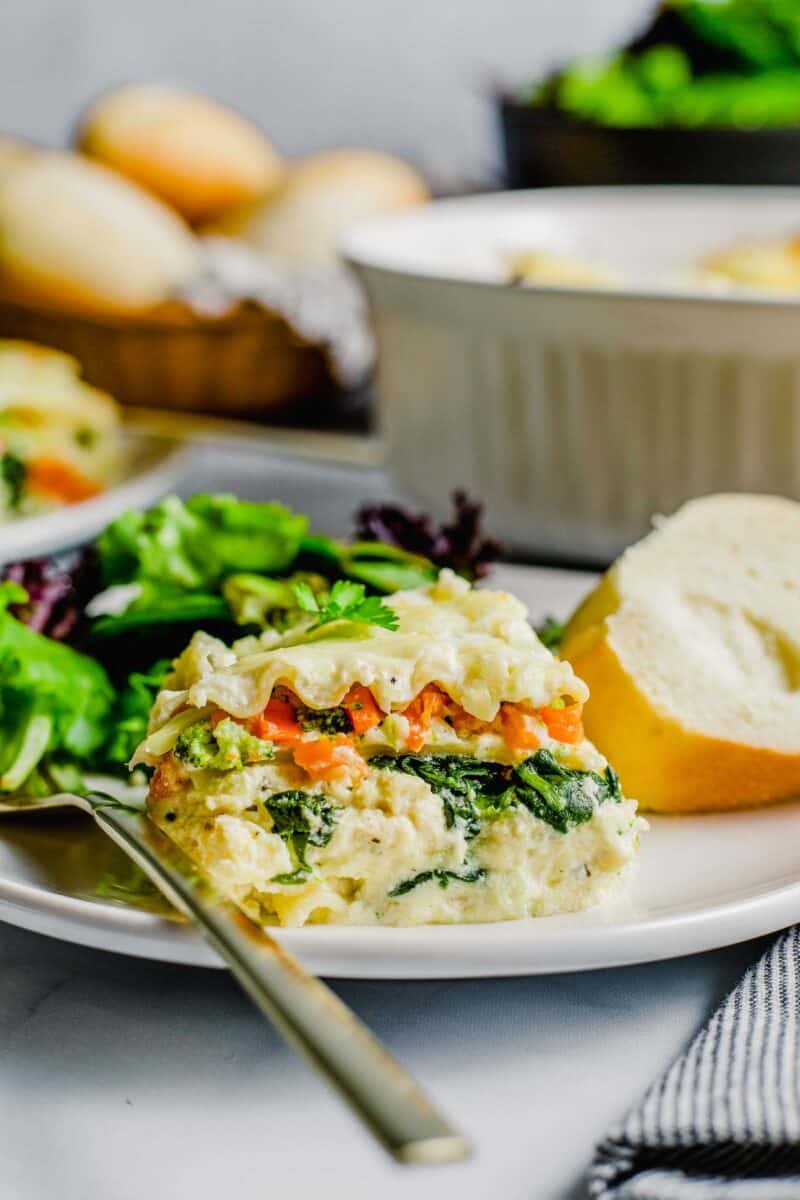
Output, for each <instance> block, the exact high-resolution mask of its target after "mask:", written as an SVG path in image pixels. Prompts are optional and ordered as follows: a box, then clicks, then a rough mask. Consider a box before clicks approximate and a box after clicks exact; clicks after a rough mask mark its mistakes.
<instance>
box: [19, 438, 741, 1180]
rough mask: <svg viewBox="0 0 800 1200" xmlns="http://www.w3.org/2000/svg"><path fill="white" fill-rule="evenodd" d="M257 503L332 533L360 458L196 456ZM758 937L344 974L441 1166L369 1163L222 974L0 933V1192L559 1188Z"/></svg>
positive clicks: (334, 1110)
mask: <svg viewBox="0 0 800 1200" xmlns="http://www.w3.org/2000/svg"><path fill="white" fill-rule="evenodd" d="M197 486H203V487H209V486H213V487H226V488H229V489H231V490H233V489H235V490H237V491H239V492H240V494H243V495H248V496H252V497H262V498H264V497H266V496H268V495H275V496H277V497H279V498H281V499H284V500H285V501H287V502H289V503H292V504H294V505H295V506H296V507H298V508H302V509H304V510H305V511H310V512H312V513H313V514H314V517H315V523H316V524H317V526H318V527H320V528H324V529H327V530H329V531H330V532H341V531H342V530H343V529H347V528H349V523H348V517H349V514H350V513H351V512H352V510H353V508H354V507H355V506H356V505H357V504H358V503H359V502H361V501H362V500H364V499H368V498H370V497H374V496H375V495H376V494H377V493H378V491H381V492H386V491H387V490H389V484H388V481H387V480H386V479H385V477H384V476H382V475H381V473H380V472H379V471H377V470H375V469H363V470H361V471H360V472H353V471H347V470H345V469H343V468H340V467H334V466H330V467H320V466H318V465H309V464H302V463H297V462H290V461H288V460H286V459H282V458H275V457H271V456H267V455H265V453H264V451H263V449H260V448H254V449H253V451H252V452H249V451H248V452H245V451H242V450H241V449H239V450H236V451H233V450H226V451H223V452H217V453H215V454H214V455H211V454H210V452H208V451H206V452H203V453H202V454H200V455H199V456H198V458H197V460H196V463H195V467H194V469H193V471H192V475H191V484H190V488H191V487H197ZM763 944H764V943H763V942H758V943H749V944H745V945H742V946H738V947H733V948H729V949H724V950H719V951H717V952H716V953H712V954H704V955H699V956H695V957H692V958H684V959H678V960H674V961H672V962H665V963H656V964H652V965H649V966H642V967H628V968H624V969H617V970H608V971H601V972H593V973H584V974H580V975H560V976H550V977H541V978H530V979H507V980H491V979H490V980H484V981H453V982H403V983H385V982H343V983H337V984H336V985H335V987H336V990H337V991H338V992H339V993H340V995H341V996H342V997H343V998H344V1000H345V1001H346V1002H347V1003H348V1004H350V1005H352V1007H353V1008H354V1009H355V1010H356V1011H357V1012H358V1013H359V1014H360V1015H361V1016H362V1017H363V1018H364V1019H365V1020H366V1021H367V1022H368V1024H369V1025H370V1026H371V1027H372V1028H373V1029H374V1030H375V1031H376V1032H377V1034H378V1035H379V1036H380V1037H381V1038H382V1039H384V1041H385V1042H386V1044H387V1045H388V1046H389V1048H390V1049H391V1050H392V1051H393V1052H394V1053H395V1054H396V1055H397V1056H398V1057H399V1058H400V1059H401V1060H402V1061H403V1062H404V1063H405V1064H406V1065H407V1066H408V1067H409V1068H411V1070H412V1071H413V1072H414V1073H415V1074H417V1075H418V1076H419V1078H420V1079H421V1080H422V1081H423V1082H424V1084H425V1085H426V1087H427V1088H428V1089H429V1090H430V1091H431V1093H432V1094H433V1096H435V1098H436V1099H437V1100H438V1101H439V1103H440V1104H441V1106H442V1107H443V1109H444V1110H445V1111H446V1112H448V1113H449V1114H450V1115H451V1117H452V1118H453V1120H454V1121H455V1122H456V1123H457V1124H458V1125H459V1126H461V1127H462V1128H463V1129H464V1130H465V1131H466V1132H468V1133H469V1134H470V1135H471V1136H472V1137H473V1139H474V1141H475V1143H476V1147H477V1152H476V1155H475V1157H474V1158H473V1159H472V1160H471V1161H470V1162H468V1163H465V1164H463V1165H459V1166H450V1167H438V1168H413V1169H410V1168H405V1169H404V1168H401V1167H397V1166H395V1165H394V1164H393V1163H391V1162H390V1161H388V1160H387V1159H386V1158H385V1157H384V1156H383V1154H382V1152H381V1151H380V1150H379V1149H378V1148H377V1147H376V1146H375V1145H374V1144H373V1142H372V1141H371V1140H370V1138H369V1137H368V1136H367V1135H366V1134H365V1133H364V1132H363V1131H362V1129H361V1128H360V1127H359V1126H358V1124H357V1123H356V1122H355V1120H354V1119H353V1118H352V1117H351V1115H350V1114H349V1112H347V1111H346V1110H345V1109H344V1108H343V1107H342V1105H341V1104H340V1102H339V1101H338V1099H337V1098H336V1097H334V1096H333V1095H332V1094H331V1093H330V1092H329V1090H328V1089H327V1087H326V1086H325V1085H324V1084H322V1083H321V1082H320V1081H319V1080H318V1079H317V1078H316V1077H315V1076H314V1075H313V1073H312V1072H311V1071H310V1069H309V1068H308V1067H307V1066H306V1065H305V1064H304V1063H303V1062H301V1061H299V1060H298V1059H297V1058H296V1057H295V1056H294V1055H293V1054H292V1053H291V1052H290V1051H288V1050H287V1049H285V1048H284V1046H283V1044H282V1043H281V1042H280V1041H279V1039H278V1038H277V1037H276V1035H275V1034H274V1033H273V1032H272V1030H271V1029H270V1028H269V1027H268V1026H267V1025H265V1024H264V1022H263V1021H262V1020H261V1019H260V1018H259V1017H258V1016H257V1015H256V1013H255V1011H254V1010H253V1009H252V1007H251V1006H250V1004H249V1002H248V1001H247V1000H246V999H245V998H244V996H243V995H242V994H241V993H240V992H239V991H238V990H237V988H236V986H235V985H234V984H233V982H232V981H231V980H230V978H229V977H228V976H227V975H226V974H224V973H223V972H216V971H201V970H197V969H189V968H185V967H174V966H166V965H164V964H159V963H150V962H146V961H142V960H136V959H126V958H123V957H121V956H117V955H114V954H104V953H101V952H98V951H94V950H88V949H85V948H82V947H78V946H73V945H69V944H66V943H60V942H57V941H53V940H50V939H47V938H43V937H39V936H37V935H34V934H30V933H25V932H22V931H21V930H17V929H14V928H11V927H9V926H0V1196H2V1198H3V1200H145V1198H149V1200H212V1198H213V1200H219V1197H220V1196H222V1197H232V1196H237V1197H245V1196H246V1197H248V1200H249V1198H254V1200H255V1198H258V1197H262V1196H263V1197H265V1198H267V1197H276V1196H280V1197H286V1198H287V1200H306V1197H308V1198H310V1197H312V1196H323V1195H324V1196H325V1197H326V1198H328V1200H339V1198H341V1200H344V1198H345V1197H347V1200H377V1198H378V1197H380V1200H399V1198H401V1197H413V1198H414V1200H443V1198H444V1200H448V1198H449V1197H451V1196H452V1197H454V1198H455V1197H458V1198H459V1200H488V1198H489V1197H492V1196H497V1197H501V1196H502V1197H503V1200H564V1198H570V1200H574V1198H577V1197H579V1196H582V1195H583V1191H584V1189H583V1185H582V1176H583V1173H584V1171H585V1169H586V1166H587V1164H588V1162H589V1160H590V1158H591V1153H592V1148H593V1145H594V1144H595V1142H596V1140H597V1139H598V1138H600V1137H601V1136H602V1135H603V1133H604V1132H605V1131H606V1129H607V1127H608V1125H609V1124H610V1123H611V1122H612V1121H613V1120H614V1119H615V1118H616V1117H618V1116H620V1115H621V1114H622V1113H623V1112H624V1111H625V1109H626V1108H627V1107H628V1106H629V1105H630V1104H631V1103H633V1102H634V1101H635V1099H636V1098H637V1096H638V1095H639V1094H640V1093H641V1092H642V1091H643V1089H644V1088H645V1087H646V1086H647V1084H648V1083H649V1082H650V1081H651V1080H652V1079H653V1078H654V1077H655V1076H656V1075H657V1074H658V1073H659V1072H660V1071H661V1070H662V1069H663V1068H664V1067H665V1066H666V1065H667V1064H668V1063H669V1061H670V1060H671V1058H672V1057H673V1056H674V1055H675V1054H676V1053H677V1052H678V1051H679V1050H680V1049H681V1047H682V1046H683V1045H684V1044H685V1042H686V1041H687V1039H688V1038H689V1037H690V1036H691V1034H692V1033H693V1031H694V1030H695V1029H696V1028H697V1027H698V1025H699V1024H700V1023H701V1022H702V1021H703V1020H704V1019H705V1018H706V1016H707V1015H708V1014H709V1013H710V1012H711V1011H712V1010H713V1008H714V1007H715V1006H716V1005H717V1003H718V1002H719V1001H720V1000H721V999H722V997H723V996H724V994H725V993H726V991H727V990H728V989H729V988H730V987H731V986H732V985H733V984H734V983H735V982H736V980H737V979H738V977H739V976H740V975H741V973H742V971H743V970H744V969H745V967H746V966H747V965H748V963H749V962H751V961H752V960H753V959H754V958H755V957H756V956H757V954H758V953H759V952H760V949H761V947H762V945H763Z"/></svg>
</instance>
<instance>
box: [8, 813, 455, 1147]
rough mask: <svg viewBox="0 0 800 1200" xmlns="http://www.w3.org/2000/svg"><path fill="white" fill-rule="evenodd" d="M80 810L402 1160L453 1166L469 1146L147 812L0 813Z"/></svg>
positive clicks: (334, 999)
mask: <svg viewBox="0 0 800 1200" xmlns="http://www.w3.org/2000/svg"><path fill="white" fill-rule="evenodd" d="M64 807H69V808H79V809H81V810H82V811H83V812H86V813H89V815H90V816H91V817H93V818H94V820H95V822H96V823H97V825H99V827H100V828H101V829H102V830H103V832H104V833H106V834H108V836H109V837H110V838H112V839H113V841H114V842H116V844H117V845H118V846H119V847H120V848H121V849H122V850H123V851H124V852H125V854H126V855H128V857H129V858H131V859H132V860H133V861H134V862H135V863H136V864H137V865H138V866H139V867H141V868H142V870H143V871H144V872H145V873H146V874H147V875H148V877H149V878H150V879H151V880H152V881H153V883H154V884H155V885H156V887H157V888H158V889H159V890H160V891H161V892H162V893H163V894H164V895H165V896H166V898H167V899H168V900H169V901H170V903H171V904H173V905H174V907H175V908H176V909H178V911H179V912H181V913H183V915H184V916H186V917H187V918H188V919H189V920H190V921H192V922H193V923H194V924H195V925H196V926H197V927H198V928H199V929H200V930H201V932H202V933H203V934H204V936H205V937H206V939H207V940H208V941H209V942H210V943H211V945H212V946H213V947H214V949H215V950H216V951H217V953H218V954H219V955H220V956H221V957H222V958H224V959H225V961H226V962H227V964H228V966H229V967H230V969H231V972H232V974H233V975H234V977H235V978H236V980H237V982H238V983H239V984H240V985H241V987H242V988H243V989H244V990H245V992H246V993H247V995H248V996H249V997H250V999H251V1000H252V1001H253V1003H254V1004H255V1006H256V1007H257V1008H258V1009H260V1011H261V1012H262V1013H263V1014H264V1016H265V1017H267V1018H268V1019H269V1020H270V1021H271V1022H272V1024H273V1025H274V1026H275V1028H276V1029H277V1031H278V1032H279V1033H280V1034H281V1036H282V1037H283V1038H284V1039H285V1040H286V1041H287V1042H288V1043H289V1045H290V1046H292V1047H293V1048H294V1049H295V1050H298V1051H300V1052H301V1053H302V1054H304V1055H305V1057H306V1058H307V1059H308V1060H309V1061H310V1062H311V1064H312V1065H313V1066H314V1067H315V1068H316V1069H317V1071H319V1073H320V1074H321V1075H324V1076H325V1077H326V1078H327V1079H328V1080H329V1081H330V1082H331V1083H332V1084H333V1085H334V1086H335V1087H336V1088H337V1089H338V1091H339V1092H340V1093H341V1095H342V1096H343V1097H344V1098H345V1100H347V1101H348V1102H349V1104H350V1105H351V1107H352V1108H353V1109H354V1110H355V1112H356V1113H357V1115H358V1116H359V1117H360V1118H361V1120H362V1121H363V1122H364V1124H365V1125H366V1126H367V1127H368V1128H369V1129H370V1130H371V1131H372V1133H373V1134H374V1135H375V1136H376V1137H377V1138H378V1139H379V1140H380V1141H381V1143H382V1144H383V1146H384V1147H385V1148H386V1149H387V1150H388V1151H389V1153H390V1154H392V1155H393V1157H394V1158H396V1159H397V1160H398V1161H399V1162H401V1163H405V1164H431V1163H445V1162H455V1161H458V1160H460V1159H463V1158H465V1157H466V1156H467V1155H468V1154H469V1153H470V1146H469V1143H468V1141H467V1140H466V1139H465V1138H464V1137H462V1136H461V1134H459V1133H457V1132H456V1131H455V1130H454V1129H453V1128H452V1127H451V1126H450V1125H449V1124H448V1122H447V1121H446V1120H445V1119H444V1117H442V1116H441V1114H440V1113H438V1112H437V1111H436V1109H435V1108H434V1107H433V1105H432V1104H431V1102H430V1100H428V1098H427V1097H426V1096H425V1094H424V1093H423V1092H422V1090H421V1088H420V1087H419V1085H418V1084H417V1083H416V1082H415V1081H414V1080H413V1079H412V1078H411V1076H410V1075H409V1074H408V1073H407V1072H406V1071H405V1070H404V1069H403V1068H402V1067H401V1066H400V1065H399V1063H397V1062H396V1061H395V1059H393V1058H392V1057H391V1055H390V1054H389V1053H388V1051H387V1050H386V1049H385V1048H384V1047H383V1046H382V1045H381V1043H380V1042H379V1041H378V1039H377V1038H376V1037H375V1036H374V1034H372V1033H371V1032H370V1030H369V1029H367V1027H366V1025H364V1024H363V1022H361V1021H360V1020H359V1019H358V1018H357V1017H356V1016H355V1014H354V1013H353V1012H351V1010H350V1009H349V1008H348V1007H347V1006H346V1005H345V1004H343V1003H342V1001H341V1000H340V999H339V998H338V996H336V995H334V993H333V992H332V991H331V990H330V989H329V988H328V987H326V986H325V984H323V983H322V982H321V981H320V980H319V979H316V978H314V977H313V976H312V975H309V974H308V972H307V971H305V970H304V969H303V967H302V966H301V965H300V963H299V962H298V961H297V960H296V959H295V958H294V957H293V956H292V955H291V954H289V953H288V951H286V950H285V949H284V948H283V947H282V946H281V945H280V943H279V942H277V941H276V940H275V939H273V938H272V937H270V935H269V934H268V933H267V932H266V931H265V930H264V929H262V928H261V927H260V926H259V925H256V924H254V923H253V922H252V921H250V920H249V919H248V918H247V917H246V916H244V914H243V913H242V912H240V911H239V909H237V908H236V907H235V905H233V904H232V903H230V901H227V900H225V899H224V898H223V897H221V896H219V895H218V894H217V893H216V892H215V890H214V888H213V887H212V885H211V884H210V883H209V881H208V880H207V879H206V878H204V877H203V876H202V875H201V873H200V872H199V871H198V868H197V867H196V866H195V865H194V864H193V863H192V862H191V861H190V860H189V859H188V858H187V857H186V855H185V854H183V852H182V851H181V850H180V849H179V848H178V847H177V846H176V845H175V844H174V843H173V842H171V841H169V840H168V839H167V838H166V837H164V835H163V834H162V833H161V832H160V831H159V830H158V829H157V828H156V826H155V825H154V824H153V823H152V822H151V821H150V820H149V818H148V817H147V815H146V813H145V812H144V810H143V809H142V808H140V807H138V806H137V805H135V804H127V803H125V802H123V801H120V800H118V799H115V798H114V797H113V796H109V795H106V794H105V793H104V792H89V793H88V794H86V795H77V794H72V793H67V792H63V793H59V794H57V795H53V796H48V797H46V798H44V799H34V800H31V799H28V798H27V797H13V796H6V795H3V796H1V797H0V814H6V813H25V814H29V813H34V812H42V811H45V810H49V809H54V808H64Z"/></svg>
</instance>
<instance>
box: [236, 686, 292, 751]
mask: <svg viewBox="0 0 800 1200" xmlns="http://www.w3.org/2000/svg"><path fill="white" fill-rule="evenodd" d="M245 725H246V726H247V729H248V732H250V733H252V734H254V736H255V737H259V738H264V740H265V741H270V742H275V743H276V744H277V745H278V746H293V745H294V744H295V743H296V742H299V741H300V739H301V738H302V736H303V729H302V726H301V725H300V722H299V721H298V720H297V716H296V714H295V710H294V705H292V704H290V703H289V701H288V700H276V699H275V698H274V697H273V699H271V700H270V701H268V703H267V706H266V708H265V709H264V711H263V712H261V713H259V714H258V716H256V717H250V718H249V719H248V720H247V721H246V722H245Z"/></svg>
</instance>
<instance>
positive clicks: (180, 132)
mask: <svg viewBox="0 0 800 1200" xmlns="http://www.w3.org/2000/svg"><path fill="white" fill-rule="evenodd" d="M78 143H79V146H80V148H81V150H83V151H84V153H85V154H88V155H91V156H92V157H93V158H97V159H99V160H100V161H101V162H104V163H106V164H107V165H108V166H110V167H113V169H114V170H116V171H119V172H120V173H121V174H123V175H127V176H128V177H129V178H130V179H133V180H135V181H136V182H137V183H139V184H141V186H142V187H145V188H147V189H148V191H151V192H154V193H155V194H156V195H157V196H160V197H161V199H162V200H166V201H167V203H169V204H171V205H172V206H173V207H174V208H176V209H177V210H178V212H180V213H182V214H183V216H184V217H186V219H187V220H189V221H192V222H199V221H210V220H212V219H214V218H216V217H219V216H220V215H222V214H223V213H225V212H227V211H228V210H229V209H232V208H237V207H240V206H241V205H243V204H248V203H250V202H252V201H254V200H257V199H258V198H260V197H261V196H264V195H266V193H267V192H269V191H270V190H271V189H272V188H274V187H275V185H276V184H277V183H278V182H279V180H280V178H281V175H282V174H283V164H282V161H281V157H280V155H279V154H278V152H277V151H276V150H275V147H274V146H273V145H272V143H271V142H270V141H269V139H268V138H267V137H265V135H264V134H263V133H262V132H261V130H260V129H258V128H257V126H256V125H254V124H253V123H252V122H251V121H248V120H246V119H245V118H244V117H243V116H241V115H240V114H239V113H238V112H235V111H234V110H233V109H231V108H227V107H226V106H225V105H223V104H219V103H217V101H215V100H211V99H210V98H209V97H207V96H201V95H197V94H196V93H194V92H187V91H184V90H182V89H181V88H176V87H170V86H166V85H164V84H155V83H132V84H127V85H125V86H124V87H120V88H115V89H114V90H113V91H110V92H106V93H105V94H104V95H102V96H100V97H99V98H98V99H97V100H95V102H94V103H93V104H92V105H91V107H90V108H89V110H88V111H87V112H86V114H85V116H84V119H83V122H82V124H81V128H80V131H79V134H78Z"/></svg>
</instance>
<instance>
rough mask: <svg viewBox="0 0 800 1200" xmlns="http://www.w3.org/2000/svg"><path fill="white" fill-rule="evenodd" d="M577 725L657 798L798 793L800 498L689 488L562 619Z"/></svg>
mask: <svg viewBox="0 0 800 1200" xmlns="http://www.w3.org/2000/svg"><path fill="white" fill-rule="evenodd" d="M561 652H562V655H563V656H564V657H565V658H567V659H568V660H569V661H570V662H571V663H572V665H573V667H574V669H575V671H576V673H577V674H578V675H579V676H581V677H582V678H583V679H584V680H585V681H586V682H587V683H588V685H589V688H590V689H591V698H590V700H589V702H588V704H587V707H586V713H585V719H586V731H587V734H588V736H589V737H590V738H591V739H592V740H593V741H594V742H595V743H596V745H597V746H598V748H599V749H600V750H601V751H602V753H603V754H605V755H607V756H608V758H609V759H610V760H611V761H612V762H613V763H614V765H615V767H616V768H617V769H618V771H619V773H620V777H621V779H622V784H623V787H624V789H625V791H626V794H627V795H630V796H635V797H636V798H637V799H638V801H639V802H640V804H641V805H642V807H644V808H649V809H653V810H658V811H661V812H692V811H702V810H705V809H723V808H736V807H741V806H745V805H753V804H766V803H769V802H771V801H776V800H783V799H788V798H791V797H800V504H797V503H795V502H793V501H791V500H785V499H781V498H779V497H776V496H750V495H719V496H709V497H706V498H704V499H700V500H695V501H692V502H691V503H689V504H687V505H685V507H684V508H682V509H680V511H679V512H678V513H677V514H676V515H675V516H673V517H672V518H670V519H669V520H665V521H663V522H660V523H659V524H658V525H657V527H656V529H655V530H654V532H653V533H651V534H650V535H649V536H648V537H646V538H645V539H644V540H643V541H641V542H640V543H638V544H637V545H635V546H633V547H632V548H631V549H629V550H627V551H626V552H625V553H624V554H623V555H622V557H621V558H620V559H619V560H618V561H617V562H616V563H615V564H614V566H613V567H612V568H611V570H610V571H609V572H608V573H607V574H606V575H605V577H604V578H603V580H602V582H601V583H600V585H599V586H598V587H597V588H596V589H595V591H594V592H592V593H591V595H590V596H589V597H588V599H587V600H586V601H585V602H584V603H583V604H582V605H581V606H580V608H579V609H578V610H577V612H576V613H575V614H574V616H573V617H572V619H571V620H570V622H569V625H568V627H567V631H566V637H565V641H564V644H563V647H562V651H561Z"/></svg>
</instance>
